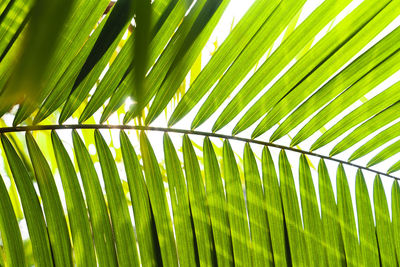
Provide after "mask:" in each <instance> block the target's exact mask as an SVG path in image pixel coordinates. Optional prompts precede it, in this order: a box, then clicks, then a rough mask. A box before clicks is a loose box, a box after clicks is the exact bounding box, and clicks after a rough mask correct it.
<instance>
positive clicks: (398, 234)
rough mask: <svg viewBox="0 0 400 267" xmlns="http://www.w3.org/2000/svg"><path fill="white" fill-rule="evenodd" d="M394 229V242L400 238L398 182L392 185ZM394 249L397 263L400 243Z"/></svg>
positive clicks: (399, 190) (399, 191) (399, 256)
mask: <svg viewBox="0 0 400 267" xmlns="http://www.w3.org/2000/svg"><path fill="white" fill-rule="evenodd" d="M391 206H392V229H393V240H396V241H397V240H399V238H400V187H399V184H398V182H397V181H394V182H393V185H392V205H391ZM394 245H395V246H394V247H395V250H396V256H397V262H400V243H399V242H395V243H394Z"/></svg>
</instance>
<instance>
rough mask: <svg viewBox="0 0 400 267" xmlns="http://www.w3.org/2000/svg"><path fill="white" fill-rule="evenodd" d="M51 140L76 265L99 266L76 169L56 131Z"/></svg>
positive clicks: (53, 132) (52, 133)
mask: <svg viewBox="0 0 400 267" xmlns="http://www.w3.org/2000/svg"><path fill="white" fill-rule="evenodd" d="M51 140H52V143H53V149H54V154H55V157H56V160H57V165H58V170H59V172H60V176H61V181H62V184H63V189H64V194H65V199H66V202H67V210H68V220H69V224H70V227H71V232H72V241H73V247H74V256H75V259H74V263H75V264H76V265H77V266H82V267H83V266H97V264H96V256H95V253H94V246H93V242H92V231H91V229H90V225H89V218H88V213H87V209H86V205H85V201H84V199H83V195H82V191H81V188H80V185H79V182H78V177H77V176H76V173H75V168H74V166H73V164H72V162H71V159H70V158H69V156H68V153H67V150H65V148H64V146H63V144H62V142H61V139H60V138H59V137H58V135H57V133H56V132H55V131H52V132H51Z"/></svg>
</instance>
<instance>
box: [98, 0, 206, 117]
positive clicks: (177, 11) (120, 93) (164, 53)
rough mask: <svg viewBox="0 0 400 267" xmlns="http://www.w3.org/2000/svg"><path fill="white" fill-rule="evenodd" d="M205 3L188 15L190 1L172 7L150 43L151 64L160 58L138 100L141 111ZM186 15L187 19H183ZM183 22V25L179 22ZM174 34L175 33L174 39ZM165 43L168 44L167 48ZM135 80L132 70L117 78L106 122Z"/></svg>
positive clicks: (105, 114) (103, 115) (133, 107)
mask: <svg viewBox="0 0 400 267" xmlns="http://www.w3.org/2000/svg"><path fill="white" fill-rule="evenodd" d="M204 4H205V2H204V1H198V2H196V4H195V6H194V7H193V8H192V9H191V11H190V13H189V14H188V15H187V16H184V14H185V12H186V10H187V9H188V7H189V2H187V1H185V0H180V1H179V2H178V3H177V5H176V6H175V8H174V9H173V10H172V12H171V15H170V16H169V17H168V19H167V21H166V23H164V24H163V27H162V28H161V29H160V30H159V31H158V32H157V35H156V36H155V38H153V40H152V42H151V43H150V51H151V54H150V60H149V65H152V64H154V62H155V61H156V59H157V58H158V57H160V58H159V59H157V62H156V64H155V65H154V66H153V67H152V69H151V71H150V73H149V74H148V75H147V77H146V80H145V87H144V90H145V91H144V92H143V96H144V98H143V99H142V103H137V105H141V108H138V110H141V109H142V108H144V107H145V106H146V105H147V104H148V102H149V101H150V99H151V98H152V97H153V96H154V94H155V93H156V91H157V90H158V88H159V86H160V85H161V83H162V81H163V80H164V78H165V75H167V73H168V70H169V68H170V66H171V64H172V63H173V61H174V58H175V56H176V55H177V53H178V52H179V49H178V48H180V47H181V45H182V43H183V41H184V40H185V37H186V35H187V34H188V32H189V31H190V29H191V28H192V26H193V23H194V21H195V20H196V18H197V17H198V15H199V13H200V11H201V10H202V7H203V6H204ZM183 16H184V18H183V21H182V22H181V19H182V17H183ZM180 22H181V24H179V23H180ZM177 26H179V28H178V29H176V27H177ZM175 30H176V32H175ZM171 35H173V36H172V38H171ZM170 38H171V39H170ZM191 41H193V40H191ZM166 45H167V47H165V46H166ZM160 54H161V55H160ZM128 59H129V58H128ZM129 60H130V59H129ZM117 71H119V69H117ZM134 80H135V71H132V70H131V71H130V72H129V73H127V74H126V77H125V78H124V79H123V80H122V81H121V83H119V81H118V84H117V85H118V88H117V89H116V90H115V93H114V95H113V96H112V97H111V99H110V103H109V104H108V105H107V107H106V108H105V110H104V112H103V114H102V115H101V119H100V121H101V122H104V121H105V120H106V119H107V118H108V116H110V115H111V113H112V112H114V111H115V110H117V109H118V107H119V106H120V105H122V103H123V101H125V98H126V97H127V96H129V94H130V93H131V92H132V88H131V85H132V84H133V83H134ZM117 85H116V86H117ZM106 90H108V88H106ZM101 104H102V103H101ZM137 105H133V106H132V107H131V108H130V110H129V111H128V113H129V112H133V111H134V109H136V108H137ZM128 113H127V114H128ZM125 116H127V115H125Z"/></svg>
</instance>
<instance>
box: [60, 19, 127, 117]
mask: <svg viewBox="0 0 400 267" xmlns="http://www.w3.org/2000/svg"><path fill="white" fill-rule="evenodd" d="M127 27H128V26H127V25H126V27H125V28H123V29H122V31H121V32H120V33H119V35H118V36H117V37H116V38H115V40H114V42H113V43H112V44H111V45H110V47H109V48H108V50H107V51H106V52H105V53H104V55H103V56H102V57H101V58H100V59H99V60H98V61H97V63H96V65H95V66H93V68H92V69H91V70H90V71H89V73H88V74H87V76H86V77H85V78H83V80H82V81H81V82H80V83H79V85H77V86H76V88H75V90H74V91H71V92H70V93H69V95H68V99H67V100H66V103H65V104H64V106H63V109H62V111H61V114H60V118H59V120H58V121H59V123H62V122H64V121H65V120H67V119H68V118H69V117H70V116H71V115H72V114H73V113H74V112H75V110H76V109H77V108H79V106H80V105H81V104H82V102H83V101H84V100H85V99H86V97H87V95H88V93H89V92H90V90H91V89H92V88H93V86H94V85H95V84H96V82H97V80H98V78H99V76H100V75H101V73H102V72H103V71H104V68H105V67H106V66H107V64H108V62H109V60H110V58H111V56H112V55H113V53H114V52H115V49H116V47H117V46H118V44H119V42H120V41H121V38H122V36H123V35H124V33H125V30H126V28H127ZM97 40H98V39H97ZM92 51H93V50H92Z"/></svg>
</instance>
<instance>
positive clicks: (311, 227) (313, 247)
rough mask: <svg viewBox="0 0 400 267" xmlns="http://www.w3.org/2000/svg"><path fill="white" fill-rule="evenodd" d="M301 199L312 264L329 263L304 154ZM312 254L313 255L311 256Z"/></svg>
mask: <svg viewBox="0 0 400 267" xmlns="http://www.w3.org/2000/svg"><path fill="white" fill-rule="evenodd" d="M299 183H300V199H301V208H302V214H303V221H304V238H305V241H306V246H307V250H308V255H310V266H326V265H328V262H327V258H326V251H325V247H324V245H325V244H324V243H325V240H324V239H323V238H321V236H323V235H324V232H323V228H322V221H321V219H320V214H319V208H318V201H317V195H316V193H315V187H314V183H313V180H312V176H311V170H310V166H309V165H308V162H307V158H306V156H305V155H304V154H302V155H301V156H300V165H299ZM311 255H312V256H311Z"/></svg>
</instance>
